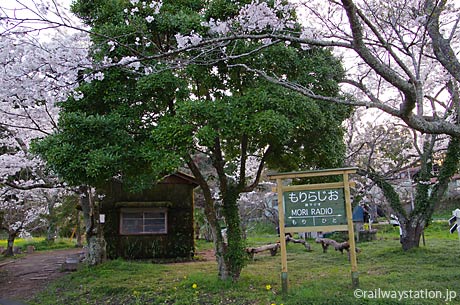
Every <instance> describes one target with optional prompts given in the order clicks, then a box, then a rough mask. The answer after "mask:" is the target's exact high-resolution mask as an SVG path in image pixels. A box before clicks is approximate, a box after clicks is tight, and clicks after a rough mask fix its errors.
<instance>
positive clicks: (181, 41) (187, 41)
mask: <svg viewBox="0 0 460 305" xmlns="http://www.w3.org/2000/svg"><path fill="white" fill-rule="evenodd" d="M174 37H175V38H176V41H177V47H178V48H179V49H181V48H186V47H189V46H194V45H197V44H199V43H200V42H201V41H202V40H203V38H202V37H201V36H200V35H199V34H197V33H195V32H193V31H192V32H191V33H190V35H182V34H179V33H178V34H176V35H174Z"/></svg>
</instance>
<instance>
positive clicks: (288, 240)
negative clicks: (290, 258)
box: [286, 235, 311, 252]
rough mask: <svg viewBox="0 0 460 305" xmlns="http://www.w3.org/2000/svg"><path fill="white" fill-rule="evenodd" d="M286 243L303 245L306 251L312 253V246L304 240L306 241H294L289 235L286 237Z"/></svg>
mask: <svg viewBox="0 0 460 305" xmlns="http://www.w3.org/2000/svg"><path fill="white" fill-rule="evenodd" d="M286 242H292V243H295V244H303V245H304V246H305V249H306V250H307V251H308V252H310V251H311V246H310V244H309V243H308V242H307V241H306V240H304V239H294V238H292V237H291V236H289V235H286Z"/></svg>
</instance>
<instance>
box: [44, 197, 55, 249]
mask: <svg viewBox="0 0 460 305" xmlns="http://www.w3.org/2000/svg"><path fill="white" fill-rule="evenodd" d="M47 201H48V228H47V231H46V241H47V242H48V243H54V240H55V239H56V235H57V234H56V233H57V232H56V230H57V227H56V221H57V220H56V209H55V206H56V197H55V196H53V195H51V196H47Z"/></svg>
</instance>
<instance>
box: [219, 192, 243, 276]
mask: <svg viewBox="0 0 460 305" xmlns="http://www.w3.org/2000/svg"><path fill="white" fill-rule="evenodd" d="M238 196H239V192H238V191H237V189H236V187H232V186H228V189H227V192H226V194H225V196H224V198H223V202H224V206H223V214H224V217H225V222H226V224H227V240H228V246H227V248H226V249H225V250H226V251H225V255H224V258H225V263H226V265H227V270H228V273H229V276H231V278H232V280H234V281H236V280H238V279H239V277H240V274H241V270H242V269H243V267H244V265H245V262H246V259H247V256H246V254H245V244H244V239H243V235H242V229H241V218H240V213H239V209H238V201H237V200H238Z"/></svg>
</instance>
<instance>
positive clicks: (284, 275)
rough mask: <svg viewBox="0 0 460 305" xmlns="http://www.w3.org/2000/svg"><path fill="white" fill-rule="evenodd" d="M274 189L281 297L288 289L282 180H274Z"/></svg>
mask: <svg viewBox="0 0 460 305" xmlns="http://www.w3.org/2000/svg"><path fill="white" fill-rule="evenodd" d="M276 189H277V192H278V214H279V231H280V244H281V289H282V293H283V295H287V293H288V288H289V281H288V268H287V250H286V238H285V232H284V205H283V200H284V199H283V180H282V179H280V178H278V179H276Z"/></svg>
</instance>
